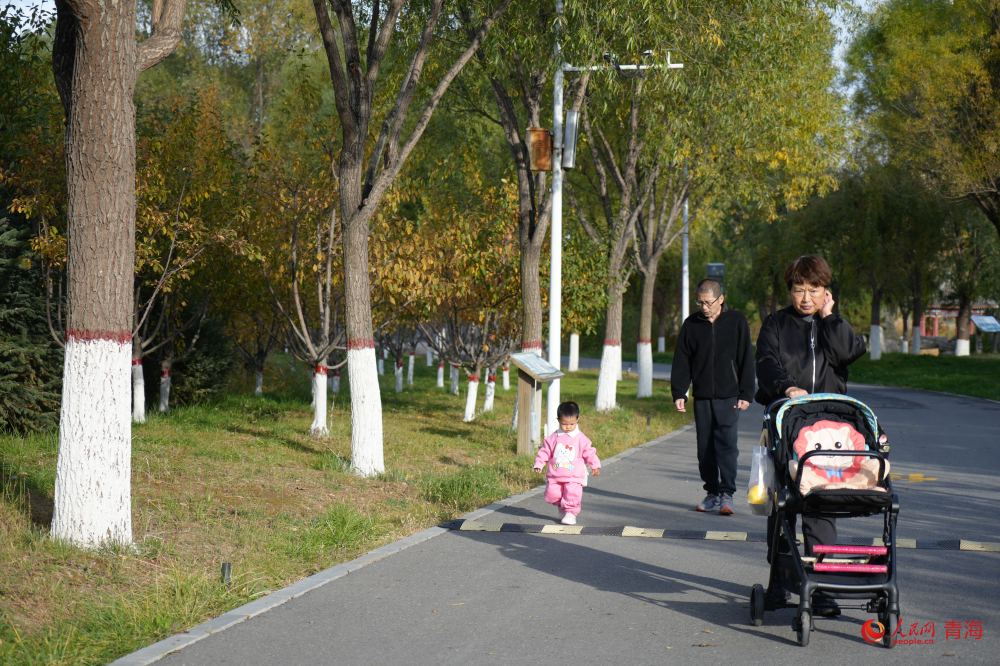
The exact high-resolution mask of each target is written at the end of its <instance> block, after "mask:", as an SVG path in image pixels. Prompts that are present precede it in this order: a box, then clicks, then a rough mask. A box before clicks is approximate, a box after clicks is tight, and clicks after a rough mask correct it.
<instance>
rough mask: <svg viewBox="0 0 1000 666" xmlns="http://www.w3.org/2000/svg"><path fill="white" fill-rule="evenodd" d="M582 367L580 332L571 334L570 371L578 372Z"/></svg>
mask: <svg viewBox="0 0 1000 666" xmlns="http://www.w3.org/2000/svg"><path fill="white" fill-rule="evenodd" d="M579 369H580V334H579V333H570V334H569V371H570V372H576V371H577V370H579Z"/></svg>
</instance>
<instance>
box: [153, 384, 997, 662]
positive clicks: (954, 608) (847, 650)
mask: <svg viewBox="0 0 1000 666" xmlns="http://www.w3.org/2000/svg"><path fill="white" fill-rule="evenodd" d="M850 393H851V394H852V395H855V396H856V397H858V398H859V399H861V400H862V401H864V402H865V403H867V404H868V405H870V406H871V407H872V408H873V409H874V411H875V412H876V414H877V415H878V417H879V419H880V422H881V423H882V424H883V427H884V428H885V429H886V431H887V433H888V435H889V438H890V445H891V447H892V449H891V462H892V472H893V473H896V474H900V475H902V476H901V478H899V479H898V480H897V481H896V482H895V483H896V487H897V490H898V493H899V496H900V502H901V512H900V517H899V532H898V536H899V537H900V538H916V539H946V538H960V539H966V540H973V541H991V542H1000V525H998V522H997V520H996V518H995V510H996V507H997V505H998V501H1000V490H998V483H997V478H998V475H1000V451H998V449H1000V404H998V403H993V402H988V401H983V400H977V399H973V398H963V397H957V396H948V395H944V394H935V393H928V392H920V391H914V390H907V389H891V388H879V387H852V389H851V390H850ZM762 414H763V410H762V408H760V407H759V406H756V405H755V406H753V407H751V408H750V410H748V411H747V412H745V413H744V414H743V416H742V417H741V419H740V452H741V453H740V461H739V462H740V471H739V479H738V485H739V487H740V492H739V493H738V495H737V497H736V509H737V515H735V516H730V517H726V516H719V515H714V514H713V515H707V514H702V513H698V512H695V511H694V510H693V507H694V505H695V504H696V503H697V502H698V501H700V500H701V499H702V496H703V491H702V489H701V483H700V480H699V479H698V474H697V466H696V460H695V439H694V436H695V435H694V431H688V432H684V433H681V434H679V435H677V436H676V437H674V438H672V439H669V440H667V441H666V442H664V443H662V444H658V445H655V446H651V447H648V448H646V449H644V450H641V451H639V452H637V453H635V454H633V455H631V456H629V457H626V458H623V459H621V460H619V461H617V462H615V463H613V464H610V465H608V466H607V468H606V469H605V471H604V472H603V473H602V474H601V476H600V477H599V478H591V483H590V485H589V487H588V488H587V489H586V490H585V493H584V500H583V511H582V513H581V515H580V518H579V521H578V524H581V525H596V526H615V525H622V524H625V525H633V526H638V527H650V528H666V529H691V530H729V531H750V532H762V531H764V518H762V517H757V516H754V515H752V514H751V513H750V511H749V510H748V507H747V505H746V494H745V490H744V489H745V484H746V481H747V476H748V473H749V463H750V457H751V456H750V452H751V449H752V447H753V446H754V445H755V444H756V443H757V440H758V438H759V434H760V423H761V417H762ZM581 426H582V428H583V430H584V432H586V427H587V424H586V420H583V421H582V423H581ZM595 444H596V446H597V447H598V451H600V447H601V442H595ZM911 475H912V476H911ZM917 475H923V476H922V477H921V476H917ZM555 515H556V510H555V509H554V507H551V506H549V505H547V504H545V503H544V501H543V500H542V498H541V496H540V495H537V494H536V495H535V496H532V497H530V498H528V499H526V500H524V501H522V502H520V503H518V504H515V505H512V506H510V507H507V508H505V509H503V510H501V511H498V512H496V513H495V514H490V515H487V516H485V517H483V518H479V520H480V521H481V522H522V523H533V524H538V523H548V524H552V523H554V522H555ZM840 532H841V534H842V535H845V536H869V537H878V536H881V521H875V520H874V519H853V520H842V521H840ZM898 562H899V585H900V602H901V608H902V619H903V624H904V628H905V630H906V631H908V630H909V626H910V625H912V624H917V625H918V626H919V627H926V626H928V623H934V628H935V634H934V638H933V640H934V643H933V644H921V645H900V646H897V647H896V648H894V649H892V650H887V649H885V648H883V647H880V646H875V645H870V644H868V643H866V642H865V641H864V640H863V639H862V637H861V624H862V623H863V622H864V621H865V620H867V619H870V618H872V617H873V616H871V615H868V614H866V613H864V612H862V611H859V610H845V612H844V614H843V615H842V616H841V617H840V618H836V619H817V620H816V630H815V631H814V632H813V635H812V640H811V643H810V645H809V646H808V647H807V648H800V647H798V645H796V643H795V633H794V632H793V631H792V630H791V620H792V615H793V611H792V610H782V611H776V612H771V613H767V614H766V615H765V619H764V625H763V626H761V627H752V626H750V625H749V624H748V621H747V613H748V610H747V603H748V594H749V588H750V586H751V585H752V584H753V583H758V582H759V583H766V579H767V565H766V562H765V546H764V544H762V543H752V542H751V543H746V542H719V541H690V540H670V539H645V538H623V537H602V536H564V535H541V534H525V533H508V532H459V531H451V532H447V533H445V534H442V535H441V536H437V537H435V538H432V539H429V540H427V541H424V542H422V543H420V544H418V545H415V546H412V547H410V548H408V549H406V550H403V551H400V552H398V553H395V554H393V555H391V556H389V557H386V558H384V559H381V560H379V561H377V562H374V563H372V564H369V565H368V566H365V567H364V568H361V569H359V570H357V571H353V572H351V573H350V574H349V575H347V576H345V577H343V578H340V579H338V580H335V581H333V582H331V583H329V584H327V585H325V586H323V587H321V588H319V589H316V590H314V591H312V592H309V593H307V594H305V595H303V596H301V597H298V598H296V599H293V600H291V601H289V602H287V603H285V604H283V605H281V606H279V607H277V608H275V609H273V610H270V611H267V612H265V613H263V614H261V615H258V616H256V617H254V618H252V619H250V620H248V621H246V622H242V623H240V624H237V625H235V626H233V627H232V628H229V629H227V630H225V631H222V632H220V633H217V634H215V635H212V636H210V637H208V638H206V639H203V640H201V641H199V642H197V643H194V644H193V645H191V646H189V647H187V648H185V649H183V650H181V651H179V652H177V653H175V654H173V655H169V656H167V657H166V658H164V659H163V660H162V661H161V662H159V663H161V664H164V665H169V666H179V665H181V664H183V665H186V666H195V665H207V664H223V663H228V664H245V665H248V666H249V665H255V664H261V665H263V664H268V665H270V664H303V665H305V664H338V665H339V664H344V665H353V664H358V665H362V666H363V665H368V664H378V665H380V666H381V665H384V664H385V665H391V664H407V665H410V664H435V665H437V664H504V665H505V666H506V665H517V664H531V665H532V666H537V664H539V663H552V664H608V663H615V662H617V663H623V664H663V663H666V662H668V661H670V662H672V663H678V664H719V663H726V664H734V665H738V666H743V665H747V664H828V663H830V662H831V661H833V662H835V663H843V664H862V663H878V664H925V663H927V664H929V663H939V662H942V661H944V662H946V663H953V662H954V663H958V662H960V663H976V664H979V663H982V664H997V663H1000V611H998V601H1000V600H998V592H1000V577H998V575H997V570H998V565H1000V553H981V552H965V551H961V552H959V551H940V550H905V549H901V550H899V551H898ZM950 622H961V623H968V622H972V623H980V626H981V627H982V633H981V638H979V639H975V638H973V635H972V634H969V633H968V627H969V626H970V625H963V626H964V628H963V629H962V630H961V633H960V635H961V638H958V639H955V638H948V637H946V633H947V632H946V628H947V624H946V623H950ZM971 626H973V627H974V626H975V625H971ZM920 638H921V639H922V640H927V639H928V638H930V635H929V632H925V633H924V635H923V636H921V637H920Z"/></svg>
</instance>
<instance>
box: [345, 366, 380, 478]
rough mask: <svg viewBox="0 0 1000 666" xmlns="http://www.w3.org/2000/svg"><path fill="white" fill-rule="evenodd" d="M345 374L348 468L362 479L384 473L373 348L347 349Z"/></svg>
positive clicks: (378, 396)
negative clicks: (348, 395) (348, 409)
mask: <svg viewBox="0 0 1000 666" xmlns="http://www.w3.org/2000/svg"><path fill="white" fill-rule="evenodd" d="M347 373H348V376H349V377H350V380H351V468H352V469H353V470H354V471H356V472H357V473H358V474H361V475H362V476H374V475H375V474H379V473H381V472H384V471H385V460H384V458H383V456H382V396H381V395H379V387H378V375H377V374H376V371H375V348H374V347H366V348H363V349H348V350H347Z"/></svg>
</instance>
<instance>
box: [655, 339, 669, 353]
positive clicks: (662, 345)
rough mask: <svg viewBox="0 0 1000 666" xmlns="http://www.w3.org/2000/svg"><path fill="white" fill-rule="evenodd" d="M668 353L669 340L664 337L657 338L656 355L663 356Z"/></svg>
mask: <svg viewBox="0 0 1000 666" xmlns="http://www.w3.org/2000/svg"><path fill="white" fill-rule="evenodd" d="M666 351H667V339H666V338H665V337H663V336H662V335H661V336H660V337H658V338H656V353H658V354H663V353H666Z"/></svg>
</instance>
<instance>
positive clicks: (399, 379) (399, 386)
mask: <svg viewBox="0 0 1000 666" xmlns="http://www.w3.org/2000/svg"><path fill="white" fill-rule="evenodd" d="M402 392H403V360H402V359H400V360H398V361H396V393H402Z"/></svg>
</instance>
